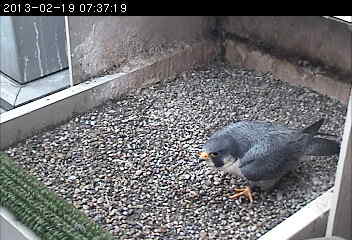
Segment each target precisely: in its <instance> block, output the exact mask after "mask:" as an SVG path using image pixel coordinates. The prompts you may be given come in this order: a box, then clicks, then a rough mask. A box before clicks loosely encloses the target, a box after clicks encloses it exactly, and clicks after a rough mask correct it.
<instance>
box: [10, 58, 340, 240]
mask: <svg viewBox="0 0 352 240" xmlns="http://www.w3.org/2000/svg"><path fill="white" fill-rule="evenodd" d="M185 76H187V77H186V78H185V77H182V76H179V77H176V78H175V79H174V80H172V81H166V82H160V83H158V84H154V85H153V86H150V87H146V88H143V89H142V90H141V91H140V92H139V94H138V95H137V94H136V95H133V94H131V95H125V96H123V97H121V98H120V99H118V100H111V101H109V102H107V103H106V104H104V105H102V106H100V107H98V108H96V109H93V110H92V111H91V112H88V113H84V114H81V115H78V116H75V118H74V119H72V120H71V121H69V122H67V123H66V124H63V125H61V126H59V127H57V128H54V129H52V130H49V131H47V132H43V133H41V134H37V135H35V136H33V137H30V138H28V139H27V140H26V141H24V142H22V143H19V144H17V145H16V146H13V147H11V148H9V149H7V150H6V152H7V153H8V154H9V155H10V156H12V158H13V159H14V160H15V161H16V162H17V163H18V164H20V165H21V166H23V168H25V169H26V170H28V171H29V172H30V173H31V174H34V175H35V176H37V178H38V179H40V181H42V182H43V183H45V184H47V185H48V187H49V188H50V189H51V190H52V191H54V192H56V193H57V194H58V195H60V196H61V197H63V198H65V199H69V200H70V201H71V202H74V204H75V206H77V207H78V208H82V209H83V211H84V212H85V213H86V214H87V216H89V217H90V218H92V220H94V221H96V222H98V223H99V224H101V225H102V226H103V227H104V228H105V229H108V230H110V231H111V232H112V233H113V234H114V235H115V236H116V239H138V238H139V237H138V236H141V237H140V238H144V239H243V240H247V239H258V238H259V237H260V236H262V235H263V234H265V232H267V231H269V230H270V229H272V228H273V227H274V226H276V225H277V224H278V223H280V222H281V221H283V220H284V219H286V218H287V217H288V216H290V215H291V214H293V213H295V212H296V211H298V210H299V209H300V208H302V207H303V206H305V205H306V204H307V203H308V202H311V201H312V200H313V199H314V198H315V197H317V196H319V195H320V194H322V193H323V192H325V191H326V190H328V189H329V188H330V187H332V185H333V184H334V176H335V170H336V163H337V157H336V156H334V157H313V158H312V160H311V161H302V162H301V164H300V165H299V173H298V176H299V177H295V176H293V175H289V176H287V177H285V178H283V179H282V182H281V183H280V184H279V185H278V187H277V188H278V189H277V191H274V192H271V193H267V192H255V195H254V198H255V200H254V203H253V205H252V208H251V209H249V208H248V206H249V203H248V201H247V200H246V199H244V198H239V199H236V200H230V199H228V197H227V196H228V195H229V194H232V193H233V189H234V188H238V187H243V186H245V185H246V184H247V183H246V182H245V181H244V180H242V179H240V178H237V177H231V176H227V175H226V174H224V173H223V172H221V171H215V170H212V169H210V168H208V167H207V166H206V164H205V163H204V162H200V161H199V159H198V158H197V155H196V154H195V153H196V152H198V151H199V150H200V149H201V147H202V144H203V143H204V142H205V141H206V140H207V138H208V136H209V135H210V134H211V133H213V132H214V131H216V130H217V129H219V128H221V127H224V126H226V125H227V124H229V123H231V122H233V121H237V120H243V119H247V120H264V121H275V122H279V123H284V124H289V125H290V126H291V127H302V126H306V125H308V124H310V123H312V121H314V120H317V119H319V118H320V117H325V118H327V122H326V124H325V125H324V126H323V129H322V131H324V132H327V133H330V134H338V135H341V134H342V131H343V123H344V116H345V112H346V107H345V106H343V105H341V104H340V103H338V102H337V101H336V100H332V99H329V98H328V97H326V96H322V95H320V94H318V93H316V92H313V91H311V90H309V89H306V88H300V87H294V86H291V85H289V84H287V83H285V82H283V81H280V80H277V79H273V77H272V75H271V74H270V73H258V72H255V71H252V70H248V69H243V68H236V67H230V66H227V65H224V64H212V65H209V66H208V67H207V68H201V69H198V70H194V71H190V72H189V73H188V74H186V75H185ZM318 109H319V110H318ZM340 140H341V139H340ZM57 153H60V154H59V155H57ZM77 179H79V181H76V180H77ZM102 196H104V197H102ZM280 210H282V211H280ZM258 226H260V227H258Z"/></svg>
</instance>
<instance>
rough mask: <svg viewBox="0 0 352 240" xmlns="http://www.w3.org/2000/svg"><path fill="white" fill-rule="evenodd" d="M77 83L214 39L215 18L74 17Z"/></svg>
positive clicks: (72, 35) (71, 23) (71, 22)
mask: <svg viewBox="0 0 352 240" xmlns="http://www.w3.org/2000/svg"><path fill="white" fill-rule="evenodd" d="M68 22H69V29H70V40H71V41H70V42H71V47H70V48H71V56H72V65H73V81H74V82H75V83H77V82H79V81H84V80H86V79H88V78H91V77H94V76H97V75H100V74H104V73H106V72H108V73H111V72H118V71H121V70H122V71H123V67H125V66H128V65H129V64H132V63H138V62H142V60H143V59H147V58H150V57H156V56H162V55H165V54H168V53H170V52H172V51H173V50H180V49H182V48H184V47H186V46H189V45H192V44H193V43H196V42H200V41H204V40H207V39H210V38H211V31H212V29H213V28H214V27H215V18H214V17H202V16H200V17H197V16H180V17H177V16H110V17H106V16H104V17H102V16H95V17H93V16H71V17H69V19H68Z"/></svg>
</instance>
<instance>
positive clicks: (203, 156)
mask: <svg viewBox="0 0 352 240" xmlns="http://www.w3.org/2000/svg"><path fill="white" fill-rule="evenodd" d="M198 156H199V157H200V159H203V160H209V154H208V153H206V152H200V153H198Z"/></svg>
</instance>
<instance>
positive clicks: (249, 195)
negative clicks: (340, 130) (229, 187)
mask: <svg viewBox="0 0 352 240" xmlns="http://www.w3.org/2000/svg"><path fill="white" fill-rule="evenodd" d="M235 192H237V193H236V194H234V195H231V196H229V198H230V199H236V198H238V197H240V196H242V195H243V196H245V197H246V198H247V199H248V200H249V201H250V203H252V202H253V196H252V190H251V188H250V187H245V188H235Z"/></svg>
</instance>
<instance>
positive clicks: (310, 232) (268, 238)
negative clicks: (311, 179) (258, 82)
mask: <svg viewBox="0 0 352 240" xmlns="http://www.w3.org/2000/svg"><path fill="white" fill-rule="evenodd" d="M332 191H333V190H332V189H330V190H329V191H327V192H325V193H324V194H322V195H321V196H320V197H318V198H316V199H315V200H313V201H312V202H310V203H309V204H308V205H307V206H305V207H303V208H302V209H301V210H299V211H298V212H296V213H295V214H293V215H292V216H290V217H289V218H287V219H286V220H284V221H283V222H282V223H280V224H279V225H277V226H276V227H274V228H273V229H272V230H270V231H269V232H267V233H266V234H264V235H263V236H262V237H260V238H259V240H276V239H278V240H286V239H290V240H292V239H308V238H311V237H319V236H315V235H316V234H317V233H316V232H314V231H317V230H318V231H321V228H322V227H323V226H321V225H324V219H323V217H324V215H326V214H327V213H328V212H329V209H330V199H331V197H332ZM322 234H324V233H322Z"/></svg>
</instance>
